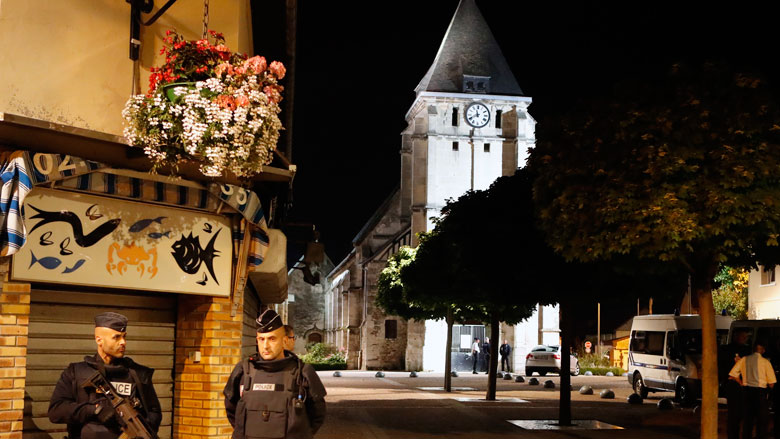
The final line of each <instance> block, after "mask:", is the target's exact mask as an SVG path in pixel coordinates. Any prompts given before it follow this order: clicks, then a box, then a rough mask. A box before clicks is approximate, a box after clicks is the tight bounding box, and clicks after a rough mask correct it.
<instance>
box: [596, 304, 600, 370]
mask: <svg viewBox="0 0 780 439" xmlns="http://www.w3.org/2000/svg"><path fill="white" fill-rule="evenodd" d="M596 356H598V357H599V359H600V358H601V302H598V303H597V306H596Z"/></svg>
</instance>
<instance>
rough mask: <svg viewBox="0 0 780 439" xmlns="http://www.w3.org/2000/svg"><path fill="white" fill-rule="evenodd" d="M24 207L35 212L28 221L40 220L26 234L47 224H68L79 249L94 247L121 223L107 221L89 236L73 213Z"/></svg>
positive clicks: (114, 220)
mask: <svg viewBox="0 0 780 439" xmlns="http://www.w3.org/2000/svg"><path fill="white" fill-rule="evenodd" d="M26 207H30V208H31V209H33V210H35V211H36V212H37V213H36V214H35V215H33V216H31V217H30V218H29V219H31V220H33V219H40V220H41V221H38V223H37V224H35V225H34V226H33V228H32V229H30V231H29V232H28V233H32V232H33V231H34V230H35V229H37V228H38V227H41V226H43V225H46V224H49V223H56V222H62V223H67V224H70V227H71V229H73V237H74V238H76V244H78V245H79V247H90V246H92V245H94V244H95V243H96V242H98V241H100V240H101V239H103V238H105V237H106V236H107V235H109V234H110V233H111V232H113V231H114V230H116V228H117V227H119V223H120V222H121V221H122V220H121V219H120V218H115V219H112V220H108V221H106V222H104V223H103V224H101V225H99V226H98V227H97V228H95V230H93V231H91V232H89V234H87V235H85V234H84V228H83V227H82V225H81V219H80V218H79V217H78V215H76V214H75V213H73V212H70V211H67V210H62V211H59V212H49V211H46V210H41V209H38V208H37V207H35V206H33V205H32V204H27V205H26Z"/></svg>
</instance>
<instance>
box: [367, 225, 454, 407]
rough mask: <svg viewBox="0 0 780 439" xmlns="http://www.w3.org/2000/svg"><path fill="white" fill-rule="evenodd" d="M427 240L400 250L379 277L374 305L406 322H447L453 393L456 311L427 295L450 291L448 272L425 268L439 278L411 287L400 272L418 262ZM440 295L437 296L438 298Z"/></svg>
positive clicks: (448, 383)
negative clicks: (435, 291)
mask: <svg viewBox="0 0 780 439" xmlns="http://www.w3.org/2000/svg"><path fill="white" fill-rule="evenodd" d="M426 240H427V234H425V235H424V236H421V244H420V246H418V247H417V248H411V247H408V246H403V247H401V248H400V249H399V250H398V252H397V253H396V254H394V255H392V256H391V257H390V258H389V259H388V260H387V266H386V267H385V268H384V269H383V270H382V272H381V273H380V274H379V280H378V281H377V295H376V299H375V302H376V304H377V306H379V307H380V308H382V310H384V311H385V312H386V313H388V314H393V315H397V316H400V317H402V318H404V319H407V320H409V319H417V320H428V319H431V320H439V319H442V318H445V319H446V320H447V343H446V352H445V355H446V356H445V366H444V372H445V373H444V390H445V391H447V392H451V391H452V376H451V375H450V372H451V370H452V363H451V360H450V345H451V344H452V325H453V322H454V319H455V316H454V309H453V306H452V304H451V303H448V302H445V301H436V300H430V297H431V296H429V295H428V294H427V292H429V291H432V290H437V289H441V288H449V286H450V284H449V283H448V282H447V280H448V279H449V277H448V276H447V274H446V273H441V270H442V269H445V270H446V269H448V267H446V266H442V265H441V264H439V265H438V266H437V267H426V271H427V272H428V273H429V274H430V275H431V276H430V277H431V279H437V280H438V281H437V282H436V283H433V284H431V282H428V281H427V279H424V280H422V282H420V281H418V282H416V283H415V282H414V281H412V284H413V285H411V286H409V285H407V283H404V280H403V277H402V275H401V272H402V271H403V270H404V269H405V268H406V267H408V266H409V265H410V264H412V263H413V262H415V259H416V256H417V252H418V249H421V248H422V245H423V244H424V243H425V242H426ZM439 296H441V294H439V295H437V297H439Z"/></svg>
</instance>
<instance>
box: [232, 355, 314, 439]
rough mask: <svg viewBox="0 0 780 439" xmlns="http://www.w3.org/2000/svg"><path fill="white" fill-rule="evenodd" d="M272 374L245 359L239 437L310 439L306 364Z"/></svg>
mask: <svg viewBox="0 0 780 439" xmlns="http://www.w3.org/2000/svg"><path fill="white" fill-rule="evenodd" d="M296 360H297V362H296V363H293V365H294V366H293V367H290V368H289V369H284V370H280V371H275V372H270V371H264V370H261V369H256V368H255V367H254V366H253V365H252V364H251V362H250V361H249V359H245V360H244V364H243V367H244V375H243V377H242V378H241V384H240V387H239V391H240V393H241V398H240V399H239V401H238V404H237V406H236V427H235V429H236V432H235V433H236V435H234V437H243V438H245V439H281V438H285V437H287V438H307V437H311V428H310V426H309V420H308V417H307V416H306V410H305V407H304V402H305V399H306V392H305V391H304V389H303V386H302V375H301V373H302V370H303V363H302V362H301V361H300V360H298V359H296Z"/></svg>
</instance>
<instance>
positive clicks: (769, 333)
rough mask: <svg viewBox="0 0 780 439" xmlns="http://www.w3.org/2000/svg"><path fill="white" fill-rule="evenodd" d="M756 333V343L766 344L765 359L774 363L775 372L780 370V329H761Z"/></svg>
mask: <svg viewBox="0 0 780 439" xmlns="http://www.w3.org/2000/svg"><path fill="white" fill-rule="evenodd" d="M757 329H758V330H757V331H756V341H758V340H761V341H763V342H764V343H766V346H764V349H766V352H764V357H766V358H767V359H768V360H769V361H771V362H772V365H773V366H774V368H775V370H777V369H779V368H780V327H763V328H761V327H759V328H757Z"/></svg>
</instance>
